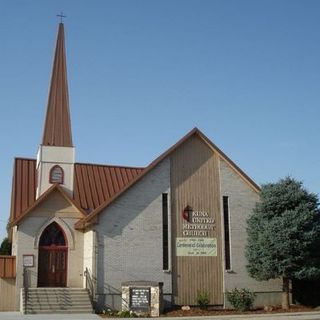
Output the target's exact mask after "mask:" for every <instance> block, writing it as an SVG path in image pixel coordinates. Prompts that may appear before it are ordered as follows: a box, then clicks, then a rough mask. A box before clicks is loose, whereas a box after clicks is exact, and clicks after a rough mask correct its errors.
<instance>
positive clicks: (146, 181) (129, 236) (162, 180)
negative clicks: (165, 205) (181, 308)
mask: <svg viewBox="0 0 320 320" xmlns="http://www.w3.org/2000/svg"><path fill="white" fill-rule="evenodd" d="M162 193H168V194H169V195H170V161H169V159H166V160H164V161H163V162H161V163H160V164H159V165H157V166H156V168H154V169H153V170H152V171H151V172H149V173H148V174H147V175H146V176H145V177H143V178H142V179H141V180H140V181H139V182H137V183H136V184H135V185H134V186H133V187H131V188H130V189H129V190H127V191H126V192H125V193H124V194H123V195H122V196H121V197H120V198H119V199H117V200H116V201H115V202H114V203H113V204H112V205H111V206H110V207H108V208H106V209H105V211H104V212H102V213H101V214H100V217H99V224H98V225H96V227H95V230H96V232H97V246H98V250H97V252H98V254H97V277H98V288H97V291H98V294H99V295H98V301H97V302H98V305H99V306H100V307H103V306H104V305H109V306H111V307H113V308H116V309H120V307H121V283H122V282H124V281H131V280H150V281H158V282H164V293H169V294H171V290H172V288H171V283H172V281H171V274H170V273H168V272H164V271H163V270H162ZM168 201H169V204H170V198H169V199H168ZM169 210H170V205H169Z"/></svg>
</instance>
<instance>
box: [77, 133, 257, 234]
mask: <svg viewBox="0 0 320 320" xmlns="http://www.w3.org/2000/svg"><path fill="white" fill-rule="evenodd" d="M193 135H198V136H199V137H200V138H201V139H202V140H203V141H204V142H205V143H207V144H208V146H210V147H211V148H212V150H213V151H215V152H217V154H218V155H219V156H220V157H221V158H222V159H224V160H225V161H227V163H228V164H229V165H230V166H231V167H232V168H233V169H234V170H236V171H237V172H238V174H240V175H241V176H242V177H243V178H244V179H245V180H246V181H248V182H249V184H250V185H251V186H252V188H253V189H254V190H255V191H258V190H259V189H260V187H259V186H258V185H257V184H256V183H255V182H254V181H253V180H252V179H251V178H250V177H249V176H247V175H246V174H245V173H244V172H243V171H242V170H241V169H240V168H239V167H238V166H237V165H236V164H235V163H234V162H233V161H232V160H231V159H230V158H228V157H227V156H226V155H225V154H224V153H223V152H222V151H221V150H220V149H219V148H218V147H217V146H216V145H215V144H214V143H213V142H212V141H211V140H210V139H209V138H208V137H207V136H206V135H204V134H203V133H202V132H201V131H200V130H199V129H198V128H197V127H194V128H193V129H192V130H190V131H189V132H188V133H187V134H186V135H185V136H183V137H182V138H181V139H180V140H178V142H176V143H175V144H174V145H172V146H171V147H170V148H168V149H167V150H166V151H165V152H163V153H162V154H161V155H160V156H158V157H157V158H156V159H155V160H153V161H152V162H151V163H150V164H149V165H148V166H147V167H146V168H145V169H144V171H143V172H142V173H141V174H139V175H138V176H136V178H135V179H133V180H132V181H131V182H130V183H129V184H128V185H127V186H126V187H125V188H123V189H122V190H119V191H118V192H117V193H116V194H115V195H114V196H113V197H111V198H110V199H108V200H107V201H105V202H104V203H102V204H101V205H100V206H98V207H97V208H96V209H95V210H93V211H92V212H91V213H90V214H89V215H88V216H86V217H85V218H84V219H81V220H79V221H78V222H76V223H75V228H76V229H81V228H84V227H85V226H86V224H87V223H90V221H92V220H93V218H95V217H96V216H97V215H98V214H100V212H101V211H102V210H103V209H104V208H106V207H107V206H108V205H110V204H111V203H112V202H113V201H114V200H115V199H117V198H118V197H119V196H120V195H121V194H123V193H124V192H125V191H126V190H128V189H129V188H130V187H131V186H132V185H134V184H135V183H136V182H137V181H139V180H140V179H141V178H142V177H144V176H145V175H146V174H148V172H150V171H151V170H152V169H153V168H154V167H155V166H156V165H158V164H159V163H160V162H161V161H163V160H164V159H165V158H166V157H167V156H169V155H170V154H171V153H172V152H173V151H174V150H175V149H176V148H178V147H179V146H180V145H181V144H182V143H184V142H185V141H186V140H188V139H189V138H190V137H191V136H193Z"/></svg>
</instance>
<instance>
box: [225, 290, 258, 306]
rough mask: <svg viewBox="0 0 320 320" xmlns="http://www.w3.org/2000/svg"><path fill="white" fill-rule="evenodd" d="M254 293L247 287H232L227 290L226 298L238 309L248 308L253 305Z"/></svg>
mask: <svg viewBox="0 0 320 320" xmlns="http://www.w3.org/2000/svg"><path fill="white" fill-rule="evenodd" d="M255 297H256V295H255V293H253V292H252V291H250V290H248V289H245V288H243V289H237V288H235V289H233V290H232V291H227V299H228V301H229V302H230V303H231V305H232V306H233V307H234V308H235V309H236V310H240V311H246V310H250V309H251V308H252V306H253V302H254V299H255Z"/></svg>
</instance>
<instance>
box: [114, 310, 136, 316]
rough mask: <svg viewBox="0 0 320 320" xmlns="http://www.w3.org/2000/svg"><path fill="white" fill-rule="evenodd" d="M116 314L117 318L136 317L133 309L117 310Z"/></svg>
mask: <svg viewBox="0 0 320 320" xmlns="http://www.w3.org/2000/svg"><path fill="white" fill-rule="evenodd" d="M117 316H118V317H119V318H137V317H138V316H137V314H136V313H135V312H133V311H129V310H125V311H119V312H118V314H117Z"/></svg>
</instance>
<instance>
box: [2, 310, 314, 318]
mask: <svg viewBox="0 0 320 320" xmlns="http://www.w3.org/2000/svg"><path fill="white" fill-rule="evenodd" d="M200 318H201V319H202V320H211V319H212V320H244V319H249V320H320V312H318V311H317V312H305V313H289V314H288V313H282V314H272V315H265V314H261V315H252V316H251V315H237V316H234V315H229V316H214V317H179V318H169V317H168V318H167V317H164V318H163V319H165V320H195V319H200ZM99 319H100V320H101V318H100V317H99V316H97V315H95V314H53V315H51V314H38V315H22V314H21V313H19V312H0V320H99ZM114 319H117V320H119V318H114ZM136 319H137V320H138V319H139V318H136ZM141 319H143V320H147V318H141ZM108 320H112V319H111V318H108Z"/></svg>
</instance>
